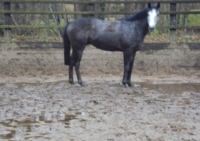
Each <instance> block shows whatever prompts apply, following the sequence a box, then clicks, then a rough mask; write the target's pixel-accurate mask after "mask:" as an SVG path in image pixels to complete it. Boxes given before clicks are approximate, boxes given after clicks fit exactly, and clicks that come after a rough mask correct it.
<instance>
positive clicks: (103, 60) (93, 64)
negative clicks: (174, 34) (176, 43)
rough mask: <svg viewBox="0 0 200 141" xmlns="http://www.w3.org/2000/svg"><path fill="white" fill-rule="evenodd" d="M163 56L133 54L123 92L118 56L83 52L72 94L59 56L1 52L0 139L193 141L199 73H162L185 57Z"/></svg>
mask: <svg viewBox="0 0 200 141" xmlns="http://www.w3.org/2000/svg"><path fill="white" fill-rule="evenodd" d="M171 52H172V55H171V53H170V55H166V53H165V52H164V51H163V53H165V55H163V54H162V51H159V52H157V54H158V55H159V56H155V55H152V54H151V53H150V54H143V53H139V54H138V57H137V56H136V63H135V68H134V72H133V83H134V87H132V88H124V87H123V85H122V84H121V79H122V73H123V65H122V62H123V61H122V54H121V53H113V52H103V51H99V50H97V49H88V50H87V49H86V51H85V52H84V56H83V61H82V64H81V73H82V78H83V81H84V82H85V84H86V87H80V86H79V85H77V84H75V85H70V84H69V83H68V82H67V81H68V80H67V79H68V76H67V71H66V67H65V66H64V65H63V52H62V50H55V49H51V50H49V49H48V50H45V49H43V50H41V49H38V50H31V49H29V50H21V49H17V48H16V49H14V50H2V51H1V55H0V68H1V72H0V140H3V141H4V140H6V141H7V140H11V141H25V140H26V141H27V140H30V141H38V140H39V141H41V140H42V141H43V140H47V141H49V140H53V141H63V140H65V141H199V140H200V134H199V131H200V108H199V107H200V72H199V68H196V69H190V67H187V68H179V69H177V68H176V67H173V66H177V65H178V64H174V65H171V67H169V65H166V63H167V62H168V63H169V64H171V63H172V64H173V63H177V61H176V59H174V58H176V56H178V60H181V61H184V58H187V55H185V54H184V53H183V54H181V53H179V54H177V52H180V51H177V52H176V50H175V51H174V50H172V51H171ZM194 55H196V56H197V55H198V52H194V53H193V54H191V55H188V57H190V58H191V56H194ZM159 61H160V62H159ZM179 62H180V61H178V63H179ZM184 63H185V64H186V65H187V64H188V62H187V61H185V62H184ZM194 64H195V62H194ZM183 66H184V65H183Z"/></svg>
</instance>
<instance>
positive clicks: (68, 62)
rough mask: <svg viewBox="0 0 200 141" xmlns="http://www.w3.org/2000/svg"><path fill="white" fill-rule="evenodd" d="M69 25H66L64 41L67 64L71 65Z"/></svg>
mask: <svg viewBox="0 0 200 141" xmlns="http://www.w3.org/2000/svg"><path fill="white" fill-rule="evenodd" d="M67 27H68V25H67V26H66V27H65V31H64V35H63V42H64V62H65V65H70V49H71V47H70V41H69V38H68V36H67Z"/></svg>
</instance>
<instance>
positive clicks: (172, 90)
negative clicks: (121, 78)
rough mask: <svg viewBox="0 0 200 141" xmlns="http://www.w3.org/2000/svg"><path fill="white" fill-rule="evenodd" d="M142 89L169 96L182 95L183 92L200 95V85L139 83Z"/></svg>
mask: <svg viewBox="0 0 200 141" xmlns="http://www.w3.org/2000/svg"><path fill="white" fill-rule="evenodd" d="M138 84H139V85H140V87H142V88H144V89H145V88H146V89H148V90H153V91H156V92H160V93H167V94H175V95H177V94H182V93H183V92H192V93H199V94H200V83H180V84H179V83H175V84H162V83H161V84H159V83H157V84H155V83H144V82H142V83H138Z"/></svg>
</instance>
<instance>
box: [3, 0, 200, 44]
mask: <svg viewBox="0 0 200 141" xmlns="http://www.w3.org/2000/svg"><path fill="white" fill-rule="evenodd" d="M147 2H148V0H115V1H109V0H101V1H92V0H87V1H82V0H81V1H80V0H79V1H78V0H1V1H0V3H1V4H3V7H4V10H0V15H4V25H0V29H4V36H5V37H6V40H7V41H9V40H10V34H11V29H16V28H63V26H61V25H34V26H33V25H14V24H12V21H11V20H12V19H11V15H12V14H45V15H51V14H61V15H115V14H120V15H127V14H132V13H134V12H133V11H131V12H129V11H117V12H116V11H115V12H112V11H74V12H69V11H13V10H12V9H11V4H12V3H33V4H34V3H42V4H50V3H52V4H73V5H74V4H76V5H81V4H91V5H92V4H133V3H138V4H143V3H145V4H146V3H147ZM151 2H152V3H157V2H161V4H162V3H163V4H169V6H170V11H162V9H161V12H160V14H161V15H169V16H170V24H169V25H168V26H162V25H160V28H167V29H169V30H170V33H171V34H170V35H171V41H172V42H173V41H175V37H176V36H175V34H176V30H177V29H200V26H178V25H177V15H180V14H184V15H188V14H200V11H177V4H179V3H188V4H189V3H198V4H199V3H200V0H162V1H161V0H151Z"/></svg>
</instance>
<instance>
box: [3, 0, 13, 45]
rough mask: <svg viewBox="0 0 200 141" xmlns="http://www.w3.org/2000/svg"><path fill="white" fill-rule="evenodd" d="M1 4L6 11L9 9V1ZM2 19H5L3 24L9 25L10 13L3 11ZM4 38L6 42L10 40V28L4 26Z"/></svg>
mask: <svg viewBox="0 0 200 141" xmlns="http://www.w3.org/2000/svg"><path fill="white" fill-rule="evenodd" d="M3 6H4V10H6V11H10V10H11V4H10V2H4V4H3ZM4 20H5V25H11V14H10V13H5V14H4ZM4 38H5V41H6V42H10V41H11V29H10V28H5V33H4Z"/></svg>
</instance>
